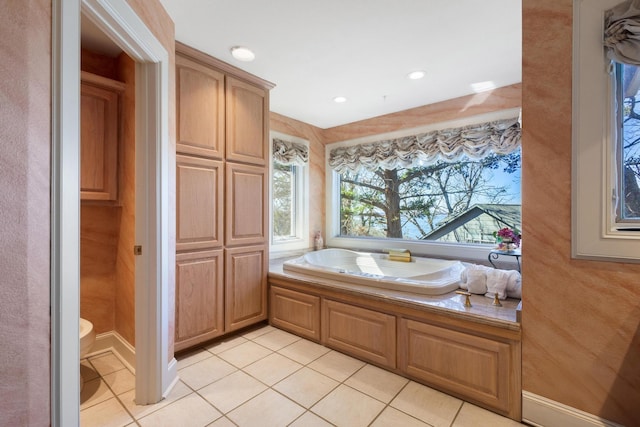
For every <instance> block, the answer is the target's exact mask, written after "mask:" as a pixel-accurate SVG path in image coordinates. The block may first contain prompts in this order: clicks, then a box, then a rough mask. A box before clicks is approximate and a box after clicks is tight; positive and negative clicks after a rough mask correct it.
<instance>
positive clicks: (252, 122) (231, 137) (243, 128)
mask: <svg viewBox="0 0 640 427" xmlns="http://www.w3.org/2000/svg"><path fill="white" fill-rule="evenodd" d="M226 106H227V110H226V111H227V119H226V122H227V141H226V149H227V160H233V161H237V162H244V163H253V164H257V165H266V164H267V155H268V154H267V153H268V152H269V150H268V149H267V148H268V145H267V144H268V142H267V140H268V135H267V134H268V125H269V123H268V122H269V120H268V117H269V116H268V114H269V92H268V91H267V90H265V89H262V88H259V87H256V86H253V85H250V84H248V83H245V82H243V81H240V80H237V79H234V78H233V77H227V80H226Z"/></svg>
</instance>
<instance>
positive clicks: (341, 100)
mask: <svg viewBox="0 0 640 427" xmlns="http://www.w3.org/2000/svg"><path fill="white" fill-rule="evenodd" d="M333 102H337V103H338V104H342V103H343V102H347V98H345V97H344V96H336V97H335V98H333Z"/></svg>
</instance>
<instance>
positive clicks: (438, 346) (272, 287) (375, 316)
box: [269, 259, 522, 421]
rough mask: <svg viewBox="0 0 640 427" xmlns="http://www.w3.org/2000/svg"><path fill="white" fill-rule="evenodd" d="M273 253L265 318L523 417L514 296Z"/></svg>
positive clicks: (501, 411)
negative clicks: (377, 275) (329, 268)
mask: <svg viewBox="0 0 640 427" xmlns="http://www.w3.org/2000/svg"><path fill="white" fill-rule="evenodd" d="M284 261H285V260H284V259H279V260H278V259H276V260H272V261H271V263H270V271H269V322H270V323H271V324H272V325H273V326H275V327H278V328H280V329H284V330H287V331H289V332H292V333H295V334H297V335H299V336H302V337H305V338H307V339H310V340H313V341H315V342H318V343H320V344H322V345H325V346H327V347H330V348H333V349H335V350H338V351H341V352H343V353H346V354H348V355H350V356H353V357H357V358H359V359H361V360H364V361H367V362H369V363H372V364H375V365H377V366H380V367H382V368H384V369H387V370H389V371H392V372H395V373H397V374H400V375H403V376H405V377H407V378H410V379H413V380H415V381H417V382H420V383H423V384H425V385H428V386H430V387H433V388H437V389H439V390H441V391H443V392H445V393H448V394H451V395H453V396H456V397H459V398H461V399H463V400H466V401H468V402H472V403H474V404H476V405H479V406H482V407H484V408H487V409H489V410H492V411H494V412H496V413H499V414H501V415H504V416H508V417H510V418H512V419H514V420H517V421H520V420H521V418H522V386H521V374H520V372H521V339H522V334H521V329H520V323H518V322H517V321H516V311H517V307H518V304H519V300H514V299H507V300H505V301H503V302H502V303H503V306H502V307H496V306H494V305H493V300H492V299H491V298H487V297H485V296H481V295H472V296H471V303H472V307H465V306H464V296H462V295H458V294H456V293H455V291H452V292H449V293H447V294H444V295H420V294H412V293H408V292H402V291H398V290H393V289H382V288H377V287H372V286H365V285H362V284H359V283H348V282H340V281H336V280H332V279H329V278H323V277H319V276H313V275H308V274H303V273H300V272H296V271H290V270H285V269H284V268H283V265H284Z"/></svg>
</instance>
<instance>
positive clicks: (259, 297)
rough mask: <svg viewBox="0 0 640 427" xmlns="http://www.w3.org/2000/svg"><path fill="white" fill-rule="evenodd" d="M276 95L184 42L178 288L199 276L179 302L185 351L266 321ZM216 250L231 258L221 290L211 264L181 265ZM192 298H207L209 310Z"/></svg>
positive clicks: (179, 78)
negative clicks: (270, 136)
mask: <svg viewBox="0 0 640 427" xmlns="http://www.w3.org/2000/svg"><path fill="white" fill-rule="evenodd" d="M271 87H273V85H271V84H270V83H269V82H266V81H264V80H261V79H259V78H257V77H255V76H252V75H250V74H248V73H246V72H244V71H242V70H240V69H238V68H235V67H233V66H231V65H229V64H226V63H224V62H222V61H218V60H217V59H215V58H212V57H210V56H208V55H205V54H204V53H202V52H199V51H197V50H195V49H193V48H190V47H188V46H185V45H183V44H181V43H176V106H177V143H176V152H177V155H176V209H177V212H176V251H177V253H176V260H177V263H178V265H177V268H176V276H177V277H176V282H178V281H181V280H184V278H182V277H180V276H179V275H180V274H186V272H187V271H194V272H195V271H196V270H197V272H198V274H199V276H198V280H194V281H193V282H192V283H193V286H194V289H193V290H192V291H191V292H190V293H188V294H186V296H185V293H183V294H182V295H181V296H180V298H181V300H180V301H178V297H176V325H177V327H176V334H175V339H176V344H175V348H176V349H177V350H179V349H184V348H187V347H189V346H193V345H196V344H199V343H201V342H203V341H205V340H208V339H210V338H212V337H215V336H219V335H221V334H226V333H228V332H231V331H234V330H236V329H240V328H243V327H246V326H249V325H251V324H253V323H257V322H260V321H262V320H264V319H266V316H267V263H268V250H267V241H268V240H267V230H268V218H269V206H268V187H267V186H268V175H267V174H268V159H267V153H268V152H269V150H268V145H267V144H268V125H269V89H270V88H271ZM215 250H222V251H223V253H224V262H223V263H221V261H220V259H219V258H216V262H215V270H216V274H218V273H219V274H220V275H216V276H215V277H216V279H215V280H216V285H215V286H214V285H212V280H214V275H213V269H214V264H213V261H212V260H209V261H208V262H206V263H204V264H194V265H193V266H191V265H190V264H189V266H190V267H191V269H190V270H187V267H186V265H185V266H182V265H181V263H184V262H186V261H185V258H184V257H189V258H188V259H189V260H192V259H191V258H190V257H195V258H193V259H196V260H200V259H201V258H202V256H204V255H205V254H209V253H211V251H214V252H216V253H218V252H217V251H215ZM194 251H199V252H194ZM207 259H209V258H207ZM196 265H197V266H198V267H196ZM190 274H191V273H190ZM193 274H194V275H195V273H193ZM198 286H199V287H201V288H202V289H199V290H196V289H195V287H198ZM214 288H215V290H216V292H215V298H214V292H213V289H214ZM189 297H193V298H201V299H204V298H207V301H208V302H207V304H206V306H208V307H209V309H208V310H209V311H207V309H206V307H205V306H204V305H202V306H201V305H200V304H201V301H193V302H188V298H189ZM214 300H215V301H214ZM188 306H193V307H198V310H193V311H192V312H188V311H185V309H184V307H188ZM200 308H201V309H200ZM219 315H222V319H223V321H222V323H216V325H215V328H214V327H213V323H212V319H213V318H214V317H215V319H216V322H218V320H219V318H218V316H219ZM184 316H186V320H185V319H183V317H184ZM212 316H213V317H212ZM194 317H199V319H195V318H194ZM205 325H207V326H206V327H205ZM203 331H206V332H203Z"/></svg>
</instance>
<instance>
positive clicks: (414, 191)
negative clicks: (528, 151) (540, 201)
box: [340, 149, 521, 243]
mask: <svg viewBox="0 0 640 427" xmlns="http://www.w3.org/2000/svg"><path fill="white" fill-rule="evenodd" d="M520 164H521V155H520V150H519V149H518V150H517V151H514V152H512V153H511V154H507V155H499V154H489V155H487V156H485V157H484V158H482V159H480V160H469V159H462V160H460V161H457V162H454V163H449V162H445V161H437V162H435V163H433V164H428V165H416V166H415V167H410V168H396V169H390V170H389V169H383V168H378V169H377V170H374V171H369V170H365V169H360V170H358V171H356V172H352V171H346V172H343V173H342V174H340V234H341V235H342V236H343V237H346V236H369V237H386V238H399V239H418V240H440V241H443V240H444V241H456V242H460V243H489V242H492V237H491V236H492V233H493V231H495V230H496V229H499V228H500V227H502V226H508V227H513V228H520V204H521V199H520ZM478 206H481V207H482V209H474V208H476V207H478ZM489 206H497V207H506V206H511V207H514V209H495V208H488V207H489ZM472 212H475V213H474V214H473V215H476V216H473V215H472ZM500 212H502V213H500ZM463 215H467V216H468V219H469V221H471V220H474V221H476V222H475V223H474V224H473V225H472V223H471V222H464V221H463V222H462V226H461V227H460V228H457V229H455V230H454V231H452V232H450V233H445V232H438V231H439V230H440V229H441V228H442V227H443V226H444V225H446V224H448V223H451V222H453V221H456V220H457V219H459V218H460V217H461V216H463ZM472 216H473V218H472ZM514 216H515V217H514Z"/></svg>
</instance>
